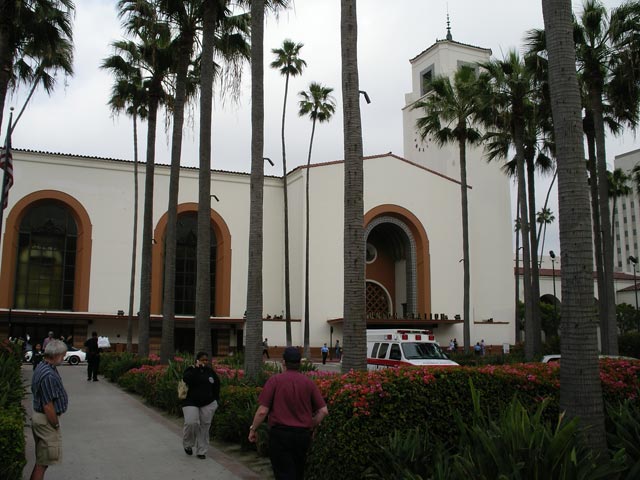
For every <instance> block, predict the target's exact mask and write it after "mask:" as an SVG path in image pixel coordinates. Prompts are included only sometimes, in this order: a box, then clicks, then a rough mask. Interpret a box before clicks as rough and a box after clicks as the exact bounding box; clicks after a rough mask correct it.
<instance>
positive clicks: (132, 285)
mask: <svg viewBox="0 0 640 480" xmlns="http://www.w3.org/2000/svg"><path fill="white" fill-rule="evenodd" d="M138 196H139V195H138V118H137V115H136V113H135V111H134V113H133V240H132V242H131V243H132V246H131V283H130V285H129V316H128V318H127V352H129V353H131V352H132V351H133V305H134V301H135V295H136V259H137V254H138Z"/></svg>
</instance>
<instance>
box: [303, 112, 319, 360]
mask: <svg viewBox="0 0 640 480" xmlns="http://www.w3.org/2000/svg"><path fill="white" fill-rule="evenodd" d="M316 113H317V111H316ZM315 132H316V118H315V116H314V117H313V122H312V124H311V140H309V156H308V157H307V183H306V189H305V195H306V196H305V198H306V204H305V206H306V212H305V220H306V222H305V232H306V233H305V257H304V356H305V357H306V358H311V346H310V345H309V327H310V325H311V322H310V318H309V210H310V209H311V204H310V203H309V180H310V174H311V149H312V148H313V136H314V134H315Z"/></svg>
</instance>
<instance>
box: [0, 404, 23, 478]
mask: <svg viewBox="0 0 640 480" xmlns="http://www.w3.org/2000/svg"><path fill="white" fill-rule="evenodd" d="M24 450H25V440H24V410H23V409H22V407H20V406H18V405H14V406H12V407H9V408H4V407H3V408H0V478H3V479H7V480H19V479H21V478H22V469H23V468H24V466H25V465H26V463H27V461H26V458H25V455H24Z"/></svg>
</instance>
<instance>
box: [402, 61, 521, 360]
mask: <svg viewBox="0 0 640 480" xmlns="http://www.w3.org/2000/svg"><path fill="white" fill-rule="evenodd" d="M477 98H478V83H477V77H476V71H475V69H474V68H472V67H469V66H462V67H460V68H459V69H458V70H457V71H456V73H455V75H454V77H453V83H452V81H451V79H450V78H448V77H436V78H435V79H433V80H432V81H431V83H430V84H429V87H428V95H427V97H426V99H425V100H423V101H420V102H417V103H416V104H415V106H414V107H413V108H421V109H423V110H424V113H425V116H424V117H421V118H419V119H418V120H417V122H416V126H417V128H418V131H419V132H420V135H421V137H422V138H423V139H424V138H425V137H426V136H427V135H432V137H433V138H434V140H435V141H436V143H437V144H438V145H440V146H443V145H446V144H449V143H453V144H457V145H458V150H459V158H460V197H461V204H462V207H461V208H462V259H463V268H464V289H463V290H464V311H463V315H464V317H463V318H464V334H463V337H464V348H465V351H466V350H467V349H468V348H469V347H470V346H471V328H470V320H471V317H470V306H469V288H470V283H471V275H470V260H469V206H468V200H467V190H468V189H469V186H468V184H467V153H466V152H467V144H469V145H474V144H477V143H479V141H480V139H481V138H482V135H481V134H480V132H479V131H478V129H477V128H475V126H474V122H475V118H476V114H477V108H476V100H477ZM523 218H526V216H525V217H523ZM525 223H526V222H525ZM523 235H524V234H523ZM525 248H526V247H525Z"/></svg>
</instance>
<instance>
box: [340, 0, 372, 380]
mask: <svg viewBox="0 0 640 480" xmlns="http://www.w3.org/2000/svg"><path fill="white" fill-rule="evenodd" d="M340 11H341V19H340V38H341V45H342V48H341V59H342V102H343V109H342V110H343V131H344V290H343V291H344V300H343V301H344V313H343V322H344V323H343V328H344V331H343V345H344V355H343V357H342V368H343V371H349V370H352V369H353V370H366V369H367V332H366V328H367V322H366V318H365V264H364V262H365V250H364V246H365V239H364V227H363V220H364V200H363V194H364V175H363V165H362V121H361V119H360V93H359V90H360V86H359V80H358V17H357V14H356V0H341V1H340Z"/></svg>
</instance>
